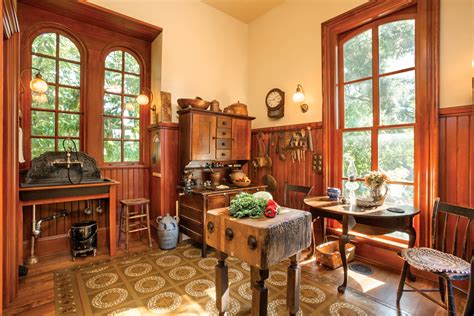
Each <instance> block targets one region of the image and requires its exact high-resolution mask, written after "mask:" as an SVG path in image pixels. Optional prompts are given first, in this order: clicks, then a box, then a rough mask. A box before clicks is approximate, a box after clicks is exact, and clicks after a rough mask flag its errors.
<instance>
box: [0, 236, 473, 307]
mask: <svg viewBox="0 0 474 316" xmlns="http://www.w3.org/2000/svg"><path fill="white" fill-rule="evenodd" d="M154 247H156V245H154ZM146 248H147V246H146V245H145V243H141V242H134V243H133V244H131V245H130V249H133V251H142V250H145V249H146ZM118 254H119V255H123V254H125V252H124V251H123V250H122V249H119V252H118ZM105 258H108V255H107V253H99V254H98V255H97V257H95V258H93V257H88V258H79V259H77V260H76V262H72V261H71V258H70V256H69V255H56V256H51V257H46V258H41V260H40V263H38V264H36V265H34V266H31V267H30V270H29V273H28V276H27V277H26V278H24V279H22V280H21V281H20V288H19V292H18V297H17V299H16V300H15V301H14V302H13V303H12V304H11V305H10V306H9V307H8V308H7V309H5V310H4V311H3V314H4V315H29V316H32V315H35V316H39V315H54V297H53V271H55V270H59V269H64V268H68V267H71V266H73V265H77V264H83V263H84V262H91V261H93V260H101V259H105ZM371 266H372V267H373V268H374V270H375V272H374V274H372V275H371V276H364V275H361V274H358V273H355V272H352V271H350V272H349V287H351V288H354V289H357V290H359V291H361V292H365V293H367V294H369V295H370V296H372V297H374V298H376V299H378V300H381V301H383V302H385V303H387V304H389V305H391V306H396V304H395V297H396V289H397V285H398V277H399V275H398V273H396V272H394V271H391V270H387V269H383V268H380V267H377V266H374V265H371ZM303 269H307V270H308V271H310V272H311V273H315V274H316V273H322V274H324V275H327V276H329V277H331V278H333V279H337V280H342V269H337V270H335V271H333V270H329V269H326V268H324V267H319V266H318V265H317V264H316V263H315V262H314V261H310V262H306V263H305V264H304V266H303ZM416 285H417V287H435V285H434V283H431V282H428V281H424V280H420V279H418V280H417V282H416ZM433 295H434V296H435V297H436V298H439V295H437V293H433ZM464 301H465V296H464V295H463V294H462V293H460V292H459V293H456V305H457V308H458V313H459V314H461V311H462V308H463V307H464ZM400 307H401V309H402V310H403V311H405V312H408V313H410V314H413V315H447V312H446V311H445V310H444V309H442V308H441V307H439V306H438V305H436V304H434V303H432V302H430V301H429V300H427V299H426V298H423V297H422V296H421V295H418V294H416V293H404V294H403V298H402V301H401V304H400Z"/></svg>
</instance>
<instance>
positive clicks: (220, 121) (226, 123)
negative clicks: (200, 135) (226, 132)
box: [217, 117, 232, 128]
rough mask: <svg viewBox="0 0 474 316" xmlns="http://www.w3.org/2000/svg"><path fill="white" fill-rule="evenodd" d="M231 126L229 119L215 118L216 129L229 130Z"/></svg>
mask: <svg viewBox="0 0 474 316" xmlns="http://www.w3.org/2000/svg"><path fill="white" fill-rule="evenodd" d="M231 124H232V119H231V118H230V117H218V118H217V127H225V128H230V127H231Z"/></svg>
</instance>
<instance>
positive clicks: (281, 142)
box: [278, 133, 286, 161]
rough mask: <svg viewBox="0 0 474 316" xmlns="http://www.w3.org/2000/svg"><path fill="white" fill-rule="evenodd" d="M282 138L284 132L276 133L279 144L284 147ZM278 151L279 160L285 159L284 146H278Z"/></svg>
mask: <svg viewBox="0 0 474 316" xmlns="http://www.w3.org/2000/svg"><path fill="white" fill-rule="evenodd" d="M283 138H284V133H280V134H278V140H279V143H280V146H283V147H284V146H285V143H284V139H283ZM278 151H279V152H280V154H279V155H278V157H280V160H281V161H285V160H286V155H285V148H280V149H279V150H278Z"/></svg>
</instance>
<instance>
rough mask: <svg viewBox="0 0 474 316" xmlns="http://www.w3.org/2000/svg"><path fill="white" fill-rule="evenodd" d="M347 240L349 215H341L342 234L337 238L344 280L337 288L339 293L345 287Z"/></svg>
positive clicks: (342, 291)
mask: <svg viewBox="0 0 474 316" xmlns="http://www.w3.org/2000/svg"><path fill="white" fill-rule="evenodd" d="M348 242H349V216H347V215H343V217H342V234H341V237H340V238H339V253H340V254H341V260H342V267H343V269H344V282H343V283H342V284H341V285H340V286H339V287H338V288H337V290H338V292H339V293H344V292H345V291H346V287H347V259H346V243H348Z"/></svg>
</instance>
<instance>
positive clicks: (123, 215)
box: [118, 198, 152, 251]
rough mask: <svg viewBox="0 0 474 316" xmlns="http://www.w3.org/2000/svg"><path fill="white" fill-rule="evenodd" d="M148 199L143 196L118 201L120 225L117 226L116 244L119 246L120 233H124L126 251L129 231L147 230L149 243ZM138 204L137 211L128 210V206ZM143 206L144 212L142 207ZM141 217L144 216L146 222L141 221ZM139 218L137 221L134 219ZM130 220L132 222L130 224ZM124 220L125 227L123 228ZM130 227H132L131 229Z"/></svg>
mask: <svg viewBox="0 0 474 316" xmlns="http://www.w3.org/2000/svg"><path fill="white" fill-rule="evenodd" d="M149 205H150V200H148V199H145V198H138V199H128V200H121V201H120V219H119V220H120V227H119V240H118V245H119V246H120V241H121V240H122V238H121V237H122V233H125V249H126V250H127V251H128V240H129V233H135V232H141V231H144V230H147V231H148V242H149V244H150V248H151V246H152V244H151V231H150V210H149ZM134 206H139V207H140V211H139V212H130V207H132V208H133V207H134ZM143 206H145V212H144V210H143V209H144V208H143ZM143 218H146V224H144V223H143ZM137 219H140V221H139V222H137V221H136V220H137ZM130 220H132V221H134V220H135V222H134V223H132V224H130ZM124 222H125V228H124ZM131 228H132V229H131Z"/></svg>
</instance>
